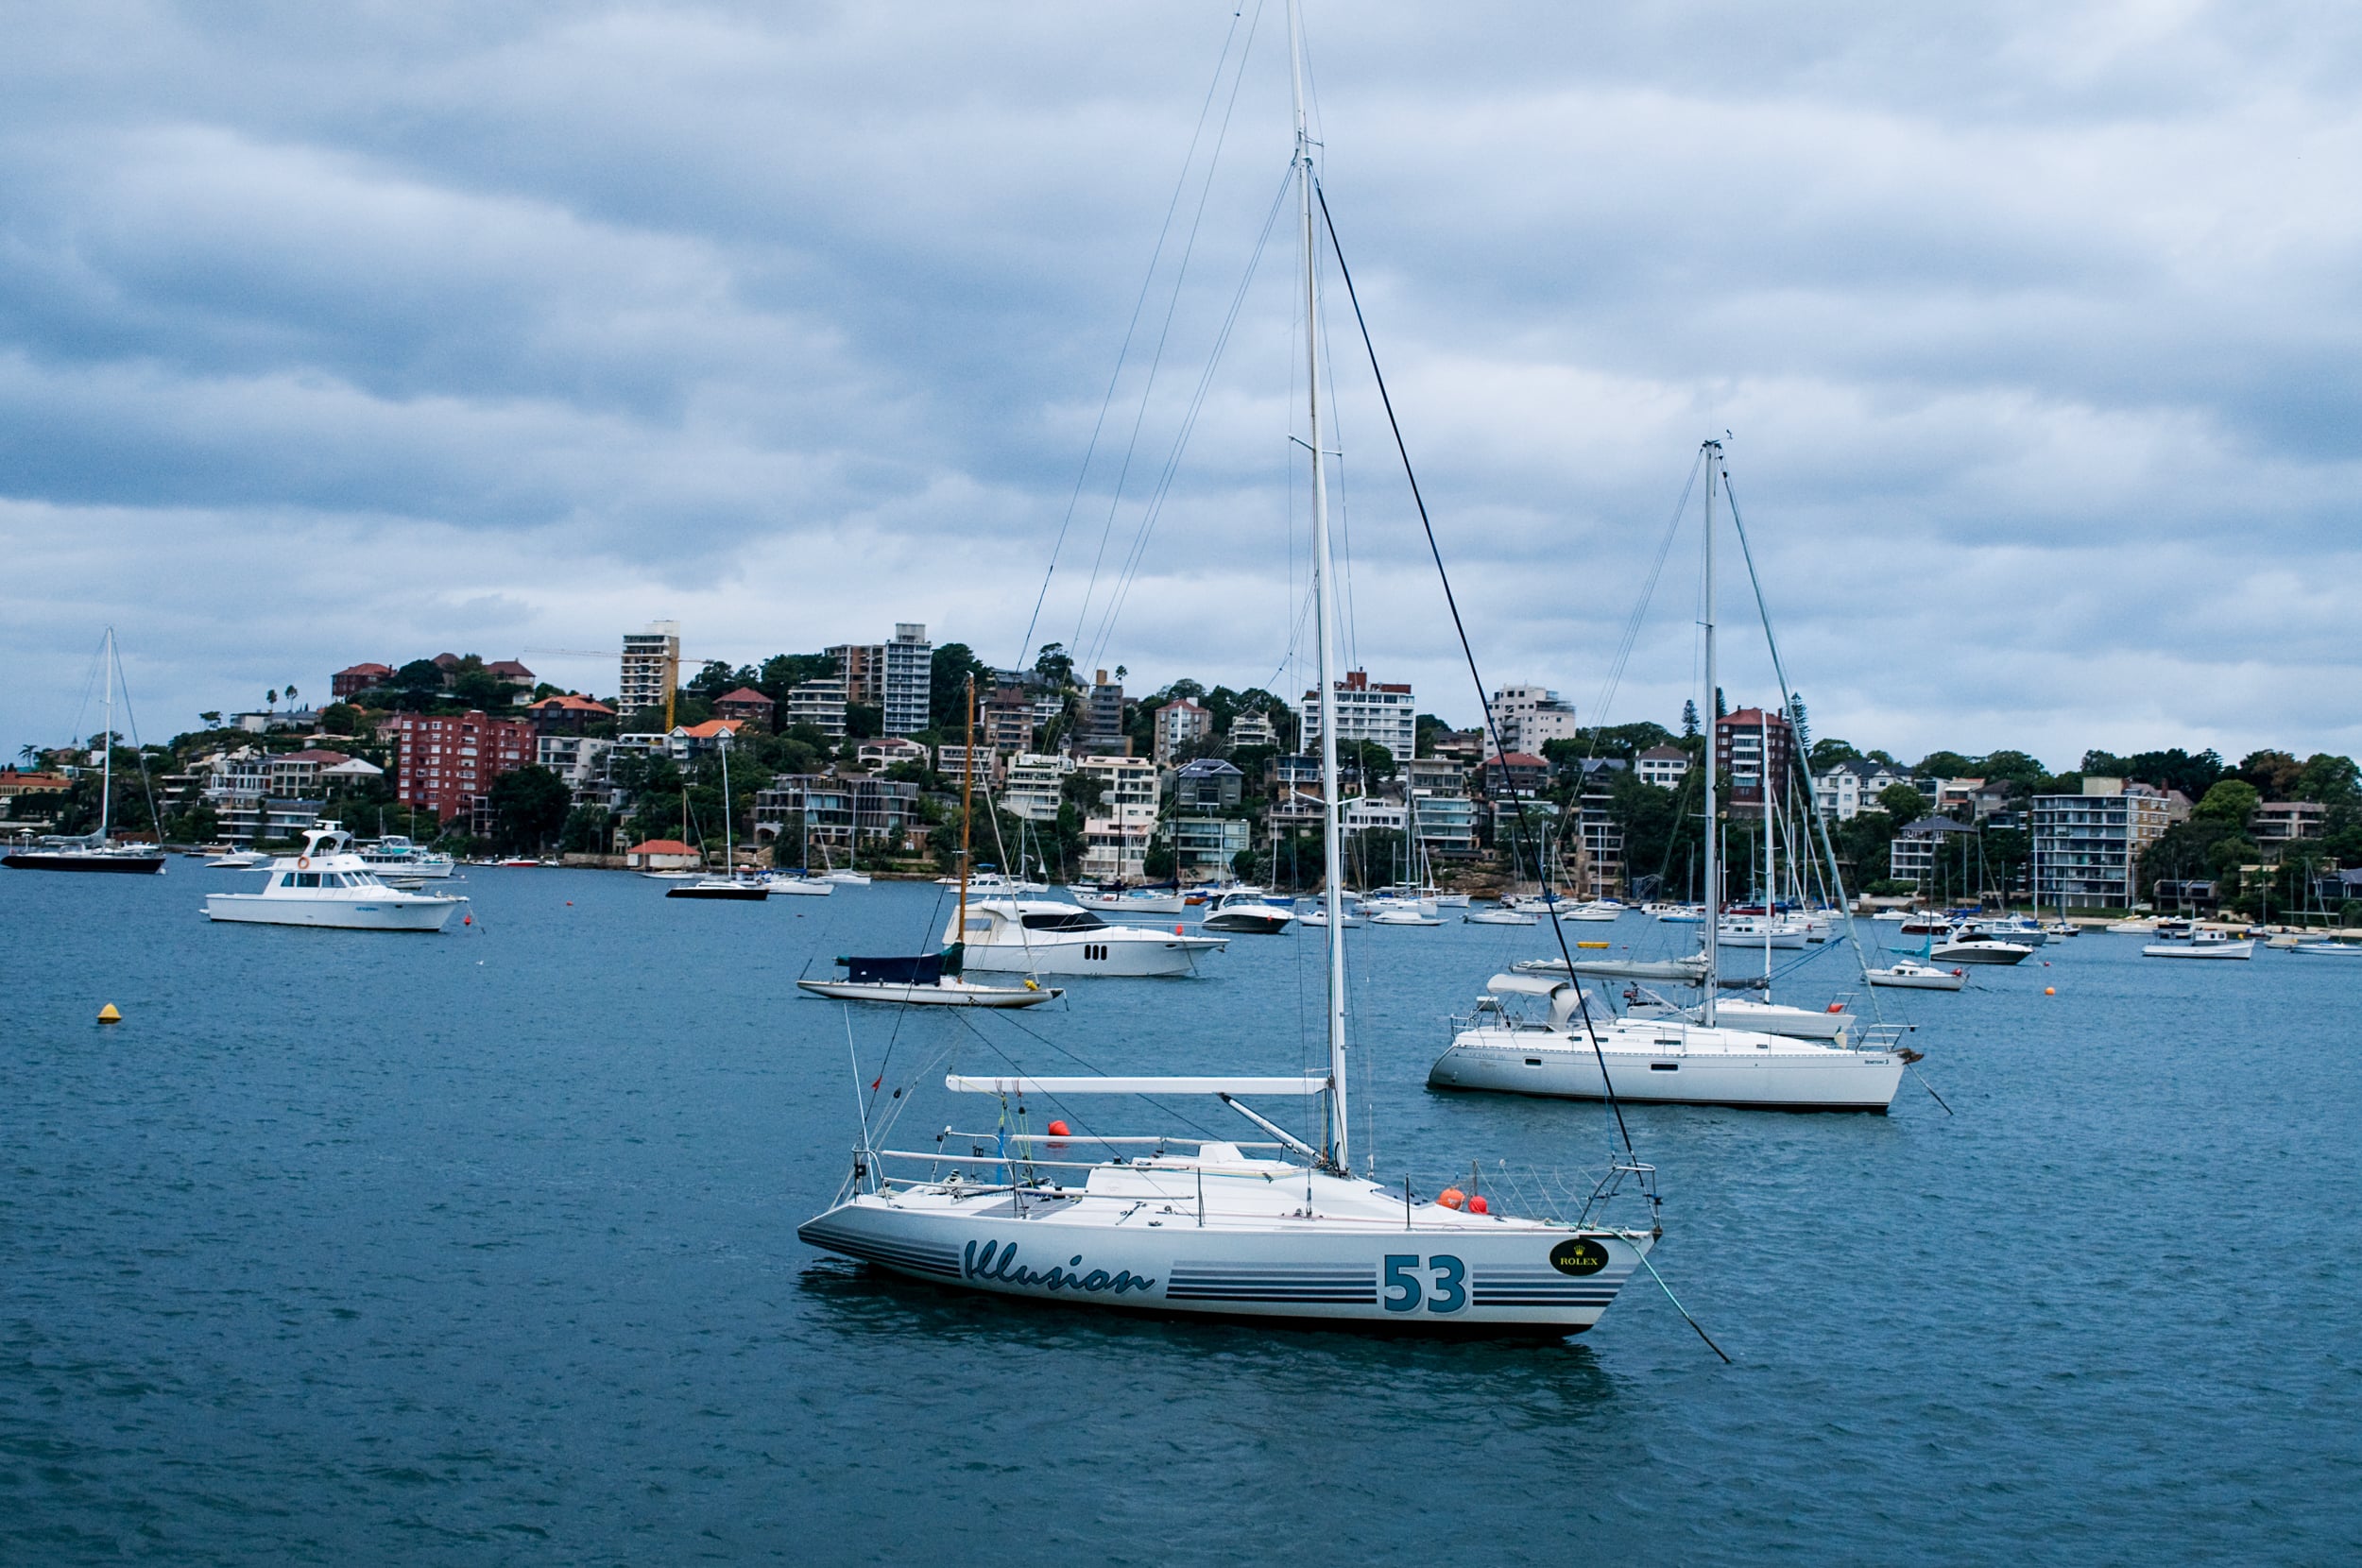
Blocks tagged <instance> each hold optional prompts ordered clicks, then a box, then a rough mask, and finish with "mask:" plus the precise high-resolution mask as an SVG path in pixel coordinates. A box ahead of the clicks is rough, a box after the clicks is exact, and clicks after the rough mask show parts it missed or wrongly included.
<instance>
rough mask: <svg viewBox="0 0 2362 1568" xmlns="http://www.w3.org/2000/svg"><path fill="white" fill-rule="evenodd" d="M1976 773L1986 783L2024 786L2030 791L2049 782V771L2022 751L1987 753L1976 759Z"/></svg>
mask: <svg viewBox="0 0 2362 1568" xmlns="http://www.w3.org/2000/svg"><path fill="white" fill-rule="evenodd" d="M1977 774H1978V775H1980V776H1981V777H1983V778H1984V780H1985V781H1986V782H1987V783H1989V784H1990V783H1994V782H1996V781H1998V782H2000V783H2003V784H2018V785H2024V786H2025V787H2026V788H2027V789H2028V790H2030V789H2032V788H2034V787H2035V786H2036V785H2040V784H2047V783H2048V782H2049V781H2050V770H2049V769H2048V768H2045V767H2044V766H2043V765H2042V763H2041V762H2040V761H2039V760H2038V759H2036V758H2034V757H2032V756H2031V755H2029V754H2028V753H2026V752H2022V751H1994V752H1987V753H1986V754H1985V755H1984V756H1982V757H1980V758H1977Z"/></svg>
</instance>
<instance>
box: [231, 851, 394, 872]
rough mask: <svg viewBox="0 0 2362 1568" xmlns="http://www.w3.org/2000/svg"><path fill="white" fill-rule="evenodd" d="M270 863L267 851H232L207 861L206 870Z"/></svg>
mask: <svg viewBox="0 0 2362 1568" xmlns="http://www.w3.org/2000/svg"><path fill="white" fill-rule="evenodd" d="M366 858H367V857H364V859H366ZM270 862H271V855H270V852H269V851H268V850H266V849H231V850H226V851H224V852H223V853H221V854H219V855H216V856H214V858H213V859H212V860H210V861H206V862H205V869H206V870H208V871H252V870H254V869H255V868H256V867H258V866H266V865H268V864H270Z"/></svg>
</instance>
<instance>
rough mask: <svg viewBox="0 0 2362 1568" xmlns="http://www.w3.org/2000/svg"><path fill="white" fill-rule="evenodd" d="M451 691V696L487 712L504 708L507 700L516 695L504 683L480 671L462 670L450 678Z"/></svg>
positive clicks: (513, 690) (494, 676) (496, 677)
mask: <svg viewBox="0 0 2362 1568" xmlns="http://www.w3.org/2000/svg"><path fill="white" fill-rule="evenodd" d="M451 691H452V695H453V696H454V697H457V698H458V699H459V700H460V701H461V702H463V703H465V704H467V705H468V706H469V707H480V708H483V709H485V710H486V711H488V712H489V711H492V710H495V709H498V708H504V707H507V706H508V702H509V699H510V698H511V697H513V696H514V695H515V694H516V691H515V689H514V688H512V687H511V686H510V685H509V684H508V683H507V682H506V681H505V680H502V679H501V678H500V677H499V676H497V675H492V674H488V673H485V672H484V671H482V670H462V671H461V672H460V673H458V674H457V675H455V676H454V677H453V678H452V683H451Z"/></svg>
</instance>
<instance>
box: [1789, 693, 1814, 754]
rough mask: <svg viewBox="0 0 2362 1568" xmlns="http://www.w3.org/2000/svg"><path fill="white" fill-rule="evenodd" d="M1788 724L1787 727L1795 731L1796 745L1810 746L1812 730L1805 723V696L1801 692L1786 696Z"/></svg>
mask: <svg viewBox="0 0 2362 1568" xmlns="http://www.w3.org/2000/svg"><path fill="white" fill-rule="evenodd" d="M1788 722H1789V726H1790V727H1792V728H1793V729H1794V730H1795V731H1796V743H1797V744H1798V745H1800V746H1810V745H1811V744H1812V728H1811V726H1810V725H1809V724H1806V721H1805V696H1804V693H1803V692H1801V691H1790V692H1789V694H1788Z"/></svg>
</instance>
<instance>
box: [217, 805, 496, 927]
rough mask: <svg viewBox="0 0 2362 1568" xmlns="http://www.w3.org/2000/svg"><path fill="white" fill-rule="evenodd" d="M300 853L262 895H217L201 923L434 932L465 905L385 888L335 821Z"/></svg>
mask: <svg viewBox="0 0 2362 1568" xmlns="http://www.w3.org/2000/svg"><path fill="white" fill-rule="evenodd" d="M303 840H304V843H303V848H302V850H301V852H300V853H298V854H294V855H282V856H281V857H280V858H278V859H277V860H275V861H272V862H271V865H270V877H269V880H267V881H265V883H264V884H263V891H262V892H260V893H214V894H208V895H206V897H205V918H206V919H208V920H217V921H223V922H226V923H229V924H233V925H248V926H321V927H330V928H334V929H339V930H354V931H439V930H441V929H443V928H444V927H445V926H447V925H449V924H450V923H451V917H452V916H453V915H454V914H456V913H457V912H459V908H460V906H461V905H463V904H465V903H466V902H467V899H465V898H462V897H459V896H457V895H453V894H442V893H413V892H411V891H409V890H408V889H405V888H395V887H388V886H386V885H385V882H384V881H382V880H381V879H379V878H378V875H377V873H376V872H375V871H373V870H371V869H370V868H369V865H368V861H364V860H363V859H362V858H361V857H360V856H359V855H358V854H356V853H355V852H354V850H353V847H352V835H351V834H350V833H348V832H346V831H345V830H344V829H343V828H342V827H338V826H337V825H336V824H334V823H333V822H324V823H321V824H320V825H319V826H318V827H314V828H312V829H310V830H309V831H308V832H306V833H305V834H304V835H303Z"/></svg>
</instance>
